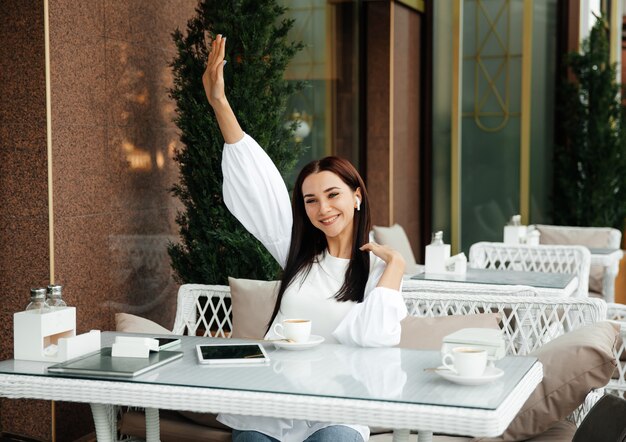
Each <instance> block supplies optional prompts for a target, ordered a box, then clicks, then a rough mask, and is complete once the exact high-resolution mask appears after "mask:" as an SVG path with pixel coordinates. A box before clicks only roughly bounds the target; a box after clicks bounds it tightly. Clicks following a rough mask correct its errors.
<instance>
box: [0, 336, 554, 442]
mask: <svg viewBox="0 0 626 442" xmlns="http://www.w3.org/2000/svg"><path fill="white" fill-rule="evenodd" d="M115 335H116V334H115V333H112V332H108V333H103V335H102V336H103V338H102V339H103V344H104V345H107V344H109V343H110V342H111V341H112V340H113V338H114V336H115ZM209 340H210V338H200V337H183V343H182V347H181V351H183V352H184V357H183V358H182V359H179V360H177V361H174V362H172V363H170V364H168V365H165V366H163V367H160V368H157V369H155V370H153V371H150V372H147V373H145V374H143V375H140V376H138V377H136V378H133V379H128V380H119V379H105V378H92V379H89V378H84V377H83V378H79V377H63V376H61V375H53V374H48V373H47V372H46V367H47V366H48V365H50V364H48V363H43V362H27V361H15V360H9V361H2V362H0V396H3V397H7V398H31V399H44V400H59V401H69V402H86V403H90V404H92V412H93V415H94V421H95V422H96V432H97V437H98V441H100V442H105V441H106V442H109V441H112V440H115V437H116V436H115V429H116V414H115V412H114V410H115V407H114V406H115V405H129V406H137V407H146V408H148V409H149V412H148V413H147V417H148V418H147V420H149V418H150V417H154V416H155V412H156V413H157V414H156V416H158V411H156V410H158V409H160V408H162V409H173V410H191V411H197V412H225V413H236V414H244V415H260V416H271V417H282V418H293V419H308V420H315V421H322V422H335V423H351V424H363V425H371V426H382V427H389V428H397V429H401V430H400V431H398V433H397V434H398V435H399V436H404V437H406V438H407V439H408V436H409V432H408V430H410V429H415V430H419V439H418V440H419V441H428V440H432V433H433V432H446V433H449V434H461V435H469V436H486V437H490V436H497V435H499V434H501V433H502V432H503V431H504V430H505V429H506V427H507V426H508V424H509V423H510V422H511V420H512V419H513V418H514V416H515V415H516V413H517V412H518V411H519V409H520V408H521V406H522V405H523V404H524V402H525V401H526V399H527V398H528V396H529V395H530V394H531V393H532V391H533V390H534V389H535V387H536V385H537V384H538V383H539V382H540V381H541V379H542V366H541V363H539V362H537V360H536V359H535V358H532V357H520V356H507V357H506V358H504V359H502V360H500V361H498V363H497V364H496V366H498V367H499V368H501V369H503V370H504V371H505V375H504V376H503V377H502V378H500V379H499V380H497V381H495V382H494V383H491V384H488V385H485V386H476V387H468V386H459V385H456V384H452V383H449V382H448V381H445V380H444V379H442V378H440V377H439V376H438V375H436V374H435V373H432V372H427V371H424V369H425V368H429V367H435V366H438V365H439V361H440V355H439V352H435V351H417V350H406V349H399V348H382V349H381V348H356V347H347V346H342V345H330V344H323V345H320V346H318V347H316V348H314V349H310V350H307V351H300V352H290V351H286V350H274V349H271V347H270V346H268V347H267V348H268V350H270V353H269V354H270V358H271V363H270V364H269V365H267V366H246V367H242V366H235V367H211V366H201V365H200V364H198V363H197V362H196V356H195V345H196V344H198V343H206V342H207V341H209ZM222 342H223V341H222ZM233 342H236V340H233ZM155 427H156V428H152V429H149V435H148V439H147V440H150V439H152V440H158V438H159V434H158V425H156V426H155ZM399 438H400V437H397V438H396V439H399Z"/></svg>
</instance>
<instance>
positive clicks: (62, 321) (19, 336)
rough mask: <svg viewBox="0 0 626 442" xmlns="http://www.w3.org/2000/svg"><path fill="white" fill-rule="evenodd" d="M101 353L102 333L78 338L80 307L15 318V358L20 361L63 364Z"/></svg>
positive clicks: (91, 333) (22, 314)
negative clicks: (78, 311) (77, 327)
mask: <svg viewBox="0 0 626 442" xmlns="http://www.w3.org/2000/svg"><path fill="white" fill-rule="evenodd" d="M97 350H100V331H99V330H92V331H90V332H89V333H83V334H82V335H78V336H77V335H76V307H60V308H56V309H54V310H52V311H49V312H45V313H41V312H39V311H37V310H26V311H23V312H17V313H15V314H13V356H14V358H15V359H18V360H26V361H43V362H63V361H66V360H68V359H72V358H76V357H78V356H81V355H83V354H86V353H91V352H94V351H97Z"/></svg>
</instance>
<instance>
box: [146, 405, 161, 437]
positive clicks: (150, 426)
mask: <svg viewBox="0 0 626 442" xmlns="http://www.w3.org/2000/svg"><path fill="white" fill-rule="evenodd" d="M145 413H146V442H159V441H160V440H161V427H160V424H159V409H158V408H146V410H145Z"/></svg>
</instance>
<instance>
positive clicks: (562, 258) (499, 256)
mask: <svg viewBox="0 0 626 442" xmlns="http://www.w3.org/2000/svg"><path fill="white" fill-rule="evenodd" d="M469 254H470V256H469V266H470V267H471V268H475V269H496V270H520V271H526V272H543V273H569V274H573V275H575V276H576V277H577V278H578V290H577V293H576V295H575V296H577V297H581V298H582V297H587V294H588V290H589V288H588V281H589V266H590V260H591V257H590V253H589V250H588V249H587V248H586V247H583V246H555V245H538V246H530V245H511V244H504V243H493V242H478V243H476V244H473V245H472V246H471V247H470V252H469Z"/></svg>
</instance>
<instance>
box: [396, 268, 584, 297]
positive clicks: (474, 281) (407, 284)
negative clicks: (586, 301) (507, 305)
mask: <svg viewBox="0 0 626 442" xmlns="http://www.w3.org/2000/svg"><path fill="white" fill-rule="evenodd" d="M471 285H481V286H482V287H485V288H491V290H490V292H492V293H497V287H502V291H503V292H505V291H508V292H510V288H511V287H516V286H517V287H519V286H527V287H528V286H530V287H533V288H534V289H535V290H536V292H537V294H538V295H539V296H562V297H567V296H571V295H572V294H573V293H574V292H575V291H576V289H577V287H578V278H577V277H576V276H574V275H570V274H566V273H543V272H521V271H515V270H493V269H472V268H468V269H467V272H466V273H465V274H455V273H420V274H418V275H415V276H413V277H411V278H410V279H408V280H407V279H405V280H404V283H403V290H409V291H414V290H419V288H420V287H440V288H441V289H446V288H447V289H449V290H454V289H455V287H459V286H463V287H469V286H471Z"/></svg>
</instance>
